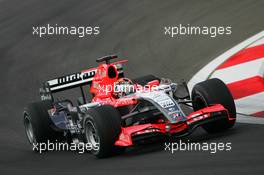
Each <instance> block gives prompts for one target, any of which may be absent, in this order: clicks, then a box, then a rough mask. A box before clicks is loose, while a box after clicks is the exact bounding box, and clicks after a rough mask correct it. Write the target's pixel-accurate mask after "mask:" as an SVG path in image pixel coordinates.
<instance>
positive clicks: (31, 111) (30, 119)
mask: <svg viewBox="0 0 264 175" xmlns="http://www.w3.org/2000/svg"><path fill="white" fill-rule="evenodd" d="M51 105H52V103H51V101H48V100H46V101H40V102H35V103H31V104H29V105H28V106H27V107H26V108H25V111H24V117H23V122H24V127H25V132H26V136H27V138H28V141H29V143H30V144H33V143H34V144H36V143H40V142H45V143H46V142H47V141H48V140H49V141H50V142H53V141H60V140H62V139H63V133H62V132H58V131H55V130H54V129H53V128H52V127H51V126H52V124H53V123H52V121H51V119H50V117H49V114H48V110H49V109H51Z"/></svg>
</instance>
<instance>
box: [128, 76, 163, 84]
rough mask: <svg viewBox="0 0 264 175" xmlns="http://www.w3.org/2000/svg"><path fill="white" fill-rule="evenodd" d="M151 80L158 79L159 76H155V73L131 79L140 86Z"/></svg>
mask: <svg viewBox="0 0 264 175" xmlns="http://www.w3.org/2000/svg"><path fill="white" fill-rule="evenodd" d="M153 80H159V81H160V78H158V77H156V76H155V75H145V76H142V77H138V78H135V79H133V80H132V81H133V82H134V83H136V84H140V85H141V86H145V85H147V84H148V82H151V81H153Z"/></svg>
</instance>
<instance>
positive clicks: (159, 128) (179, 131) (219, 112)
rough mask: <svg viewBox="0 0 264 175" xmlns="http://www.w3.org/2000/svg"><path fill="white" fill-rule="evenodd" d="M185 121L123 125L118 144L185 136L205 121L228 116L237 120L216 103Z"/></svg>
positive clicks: (130, 144) (123, 144)
mask: <svg viewBox="0 0 264 175" xmlns="http://www.w3.org/2000/svg"><path fill="white" fill-rule="evenodd" d="M185 118H186V119H185V120H184V121H180V122H177V123H159V124H151V123H148V124H142V125H135V126H129V127H122V130H121V133H120V135H119V138H118V140H117V141H116V142H115V145H116V146H125V147H127V146H133V145H134V144H135V143H137V142H138V141H147V140H149V139H150V138H155V137H157V136H161V137H165V136H178V137H181V136H184V135H188V134H190V133H192V132H193V131H194V130H195V129H196V128H197V127H198V126H201V125H203V124H205V123H209V122H213V121H216V120H220V119H223V118H226V119H227V120H229V121H231V120H235V118H230V117H229V113H228V111H227V109H225V108H224V107H223V106H222V105H220V104H216V105H213V106H210V107H206V108H203V109H201V110H198V111H195V112H192V113H191V114H189V115H188V116H186V117H185Z"/></svg>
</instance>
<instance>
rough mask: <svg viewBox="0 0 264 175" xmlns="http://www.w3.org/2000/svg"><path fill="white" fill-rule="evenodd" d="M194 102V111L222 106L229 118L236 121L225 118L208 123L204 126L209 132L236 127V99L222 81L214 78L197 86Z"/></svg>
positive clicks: (193, 94) (193, 92)
mask: <svg viewBox="0 0 264 175" xmlns="http://www.w3.org/2000/svg"><path fill="white" fill-rule="evenodd" d="M192 100H193V109H194V111H197V110H199V109H202V108H204V107H207V106H210V105H213V104H221V105H223V106H224V107H225V108H226V109H227V110H228V112H229V116H230V117H231V118H233V119H234V120H228V118H225V119H222V120H217V121H215V122H212V123H207V124H205V125H203V126H202V127H203V128H204V129H205V130H206V131H207V132H209V133H214V132H219V131H223V130H226V129H229V128H232V127H233V126H234V124H235V121H236V120H235V119H236V107H235V103H234V99H233V97H232V95H231V93H230V91H229V89H228V88H227V86H226V85H225V83H224V82H222V81H221V80H219V79H217V78H214V79H209V80H206V81H203V82H201V83H198V84H196V85H195V86H194V88H193V90H192Z"/></svg>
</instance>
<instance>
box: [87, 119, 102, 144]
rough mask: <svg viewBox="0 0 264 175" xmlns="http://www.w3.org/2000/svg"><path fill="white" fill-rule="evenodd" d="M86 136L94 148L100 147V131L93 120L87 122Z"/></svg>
mask: <svg viewBox="0 0 264 175" xmlns="http://www.w3.org/2000/svg"><path fill="white" fill-rule="evenodd" d="M85 137H86V140H87V142H88V143H90V144H91V145H92V148H96V147H97V148H98V147H100V138H99V136H98V132H97V130H96V128H95V126H94V124H93V122H92V121H90V120H89V121H87V122H86V130H85Z"/></svg>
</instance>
